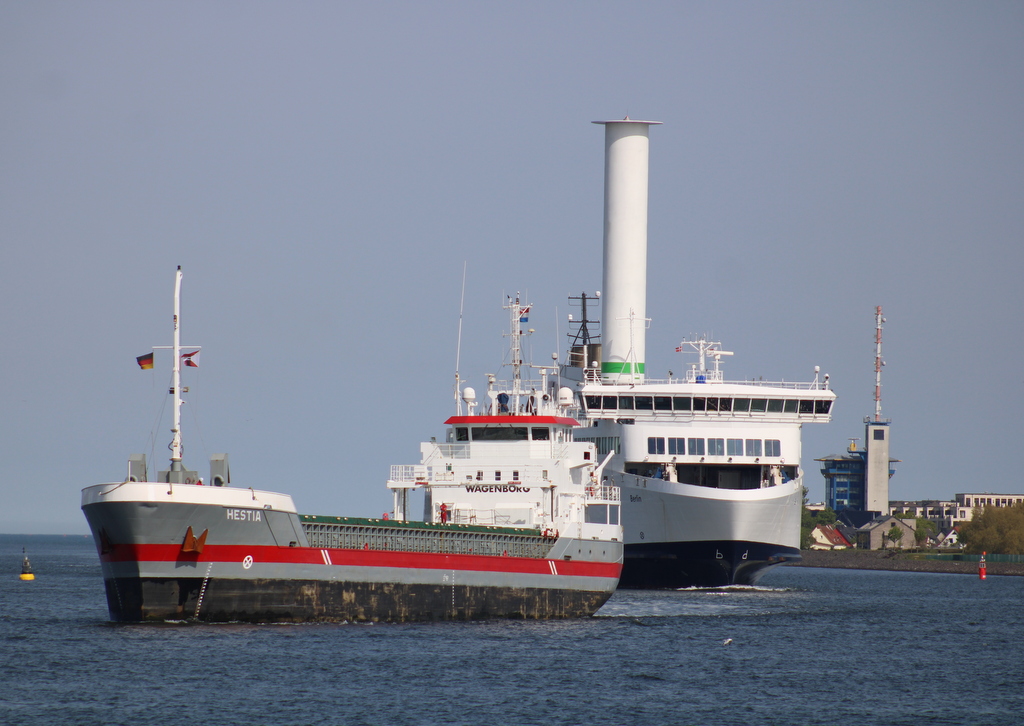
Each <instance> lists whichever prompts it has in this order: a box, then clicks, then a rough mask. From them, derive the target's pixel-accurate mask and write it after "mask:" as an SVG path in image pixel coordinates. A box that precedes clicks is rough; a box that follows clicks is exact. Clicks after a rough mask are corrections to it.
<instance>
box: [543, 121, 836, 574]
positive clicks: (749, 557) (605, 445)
mask: <svg viewBox="0 0 1024 726" xmlns="http://www.w3.org/2000/svg"><path fill="white" fill-rule="evenodd" d="M600 123H603V124H604V125H605V152H606V160H605V240H604V289H603V290H602V293H601V295H600V304H601V305H602V307H603V314H602V328H601V330H602V334H601V337H602V341H601V342H600V343H598V342H596V336H594V337H591V336H590V335H589V332H588V329H587V324H588V323H589V322H593V321H588V320H587V316H588V312H587V309H586V303H587V300H588V298H587V297H586V296H583V304H584V308H583V310H584V312H583V319H582V322H581V323H580V330H579V331H577V333H576V336H577V337H576V340H575V341H574V345H573V346H572V350H571V352H570V357H569V360H568V361H567V362H566V364H565V365H563V366H562V369H561V374H562V376H563V380H569V381H573V382H574V383H575V385H576V395H577V403H578V405H579V407H580V411H579V412H578V416H579V419H580V421H581V424H582V428H581V429H579V430H578V431H577V432H576V440H577V441H580V440H588V441H592V442H593V443H594V444H595V445H596V446H597V451H598V456H599V457H603V456H609V455H610V456H611V459H610V461H609V463H608V464H607V465H606V466H605V468H604V470H603V472H602V483H603V484H605V483H611V484H614V485H615V486H618V487H620V489H621V494H622V522H623V526H624V537H625V544H626V547H625V560H624V566H623V572H622V578H621V581H620V587H634V588H681V587H719V586H728V585H751V584H754V583H756V582H757V580H758V578H759V577H760V576H761V575H762V574H763V573H764V572H765V571H766V569H767V568H769V567H771V566H773V565H778V564H782V563H784V562H789V561H795V560H798V559H799V557H800V549H799V548H800V541H799V540H800V514H801V506H802V501H803V485H802V470H801V467H800V461H801V456H802V451H801V432H802V427H803V425H804V424H807V423H825V422H828V421H829V420H830V418H831V410H832V404H833V402H834V400H835V394H834V392H833V391H831V390H830V389H829V387H828V376H827V375H826V376H823V377H819V373H818V371H817V369H816V370H815V377H814V379H813V380H812V381H809V382H806V383H765V382H762V381H726V380H724V377H723V375H722V372H721V367H720V363H721V358H722V357H723V356H729V355H732V353H731V352H729V351H725V350H723V349H722V346H721V344H720V343H717V342H712V341H709V340H707V339H706V338H697V339H695V340H684V341H683V342H682V343H680V345H679V346H678V347H677V348H676V350H677V351H678V352H686V351H688V350H689V351H690V352H693V353H696V355H697V358H698V361H697V363H695V364H693V365H692V366H691V367H690V369H689V370H687V371H686V372H685V374H684V375H682V376H680V377H674V378H670V379H667V380H653V379H649V378H647V377H646V374H645V348H646V342H645V335H646V329H647V322H648V321H647V318H646V286H647V279H646V256H647V165H648V143H649V142H648V129H649V126H650V125H651V124H652V123H656V122H648V121H633V120H630V119H628V118H627V119H624V120H622V121H608V122H600ZM595 297H596V296H595ZM590 301H591V303H595V302H596V300H595V298H594V297H592V298H590ZM581 331H582V336H581V335H580V332H581Z"/></svg>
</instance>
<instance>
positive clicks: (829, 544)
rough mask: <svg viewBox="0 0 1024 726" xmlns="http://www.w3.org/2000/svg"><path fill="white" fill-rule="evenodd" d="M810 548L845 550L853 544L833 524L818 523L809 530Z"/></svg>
mask: <svg viewBox="0 0 1024 726" xmlns="http://www.w3.org/2000/svg"><path fill="white" fill-rule="evenodd" d="M811 539H812V540H813V541H812V542H811V549H812V550H845V549H846V548H847V547H853V544H852V543H851V542H850V541H849V540H848V539H846V537H844V536H843V533H842V532H840V531H839V530H838V529H836V527H835V525H833V524H819V525H818V526H817V527H815V528H814V529H812V530H811Z"/></svg>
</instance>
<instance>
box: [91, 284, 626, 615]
mask: <svg viewBox="0 0 1024 726" xmlns="http://www.w3.org/2000/svg"><path fill="white" fill-rule="evenodd" d="M181 281H182V272H181V268H180V267H179V268H178V270H177V272H176V275H175V282H174V338H173V345H171V346H167V347H168V348H169V349H170V351H171V355H172V370H171V382H170V387H169V395H170V396H172V397H173V405H172V411H173V426H172V429H171V433H172V438H171V443H170V449H171V458H170V464H169V466H168V468H167V469H166V470H163V471H159V472H156V475H155V476H154V477H152V478H150V476H149V471H148V466H147V464H146V457H145V455H141V454H136V455H132V456H131V457H130V458H129V461H128V470H127V475H126V476H125V477H124V479H123V480H122V481H114V482H110V483H105V484H97V485H93V486H89V487H86V488H85V489H83V491H82V510H83V512H84V514H85V518H86V519H87V521H88V523H89V527H90V529H91V531H92V535H93V539H94V541H95V544H96V548H97V552H98V553H99V559H100V563H101V569H102V574H103V580H104V584H105V590H106V599H107V608H108V611H109V614H110V618H111V620H113V621H117V622H141V621H196V622H255V623H265V622H366V621H370V622H377V621H380V622H406V621H432V620H474V619H487V618H527V619H541V618H577V617H586V616H589V615H592V614H593V613H595V612H596V611H597V610H598V608H600V607H601V605H602V604H604V602H605V601H606V600H607V599H608V598H609V597H610V596H611V594H612V593H613V592H614V590H615V588H616V586H617V584H618V580H619V575H620V573H621V570H622V562H623V535H622V525H621V523H620V513H619V506H620V502H619V491H618V489H617V488H615V487H614V486H612V485H610V484H605V485H601V484H600V483H599V482H600V481H601V476H602V473H603V469H602V467H604V466H605V465H606V464H607V463H608V461H609V460H610V459H609V458H608V457H606V458H605V460H604V461H600V462H599V461H598V457H597V446H596V445H595V444H594V443H592V442H588V441H576V440H574V435H573V434H574V430H575V429H576V428H578V425H579V424H578V422H577V421H576V420H575V419H574V418H572V416H570V415H569V409H571V408H573V407H574V405H573V404H574V394H573V392H572V391H571V390H569V389H567V388H558V387H557V386H555V385H554V379H555V377H556V376H555V375H554V374H555V373H556V371H557V367H556V366H551V367H550V368H548V369H540V370H539V371H537V372H538V374H539V375H540V377H541V380H540V381H539V382H536V381H532V380H530V379H527V378H526V377H524V375H523V374H524V368H526V369H527V370H528V371H532V370H533V369H532V368H529V367H527V366H523V365H522V363H521V361H520V360H519V357H518V355H516V356H514V357H513V361H514V363H513V366H512V381H511V383H510V384H502V383H499V382H498V381H497V380H496V377H495V376H490V377H489V379H488V385H487V392H486V400H485V402H484V403H483V404H482V405H481V404H480V402H478V401H477V400H476V393H475V391H474V390H473V389H472V388H471V387H468V386H467V387H465V388H463V389H461V390H459V388H458V386H459V383H458V376H456V380H457V383H456V410H455V414H456V415H454V416H451V417H450V418H448V419H447V420H446V421H445V426H446V428H445V434H444V436H443V443H439V442H437V441H436V440H435V439H431V440H430V442H427V443H423V444H421V447H420V449H421V454H422V456H421V459H420V462H419V463H418V464H411V465H399V466H393V467H392V468H391V475H390V477H389V480H388V481H387V486H388V487H389V489H390V490H391V492H392V495H393V500H394V510H393V511H392V512H389V513H387V514H386V515H385V516H384V517H381V518H362V517H349V516H334V515H322V514H315V515H314V514H300V513H299V510H298V509H297V508H296V506H295V504H294V502H293V501H292V498H291V496H290V495H288V494H286V493H279V492H272V491H264V490H260V489H256V488H253V487H249V486H237V485H234V484H232V482H231V476H230V467H229V465H228V457H227V455H225V454H215V455H214V456H213V457H212V458H211V462H210V476H209V479H208V480H207V481H203V479H202V478H201V477H200V476H199V475H198V472H197V471H195V470H189V469H186V468H185V466H184V465H183V462H182V430H181V417H180V408H181V405H182V401H183V399H182V394H183V393H186V392H187V391H188V389H187V387H183V386H182V385H181V377H182V367H185V368H186V369H187V368H189V367H194V366H196V363H195V357H196V355H197V353H198V346H189V347H183V346H182V345H181V344H180V321H181V317H180V294H181ZM507 307H508V308H509V310H510V324H511V327H510V333H509V335H510V337H511V339H512V345H513V347H514V350H517V351H518V346H519V345H520V341H521V336H522V335H524V334H525V333H524V332H523V331H522V329H521V322H520V321H521V320H522V319H524V318H525V317H526V314H525V313H524V309H525V310H527V311H528V309H529V306H524V305H521V304H520V303H519V299H518V296H517V298H516V299H515V300H511V299H510V301H509V305H508V306H507ZM139 365H140V366H141V367H143V368H149V367H152V366H153V357H152V354H147V355H146V356H141V357H140V358H139ZM418 498H422V500H423V518H422V519H421V520H413V519H411V518H410V512H409V510H410V508H411V507H413V506H414V502H415V501H417V500H418Z"/></svg>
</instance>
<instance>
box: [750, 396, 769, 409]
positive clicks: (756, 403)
mask: <svg viewBox="0 0 1024 726" xmlns="http://www.w3.org/2000/svg"><path fill="white" fill-rule="evenodd" d="M766 408H768V399H767V398H751V399H750V412H751V413H764V411H765V409H766Z"/></svg>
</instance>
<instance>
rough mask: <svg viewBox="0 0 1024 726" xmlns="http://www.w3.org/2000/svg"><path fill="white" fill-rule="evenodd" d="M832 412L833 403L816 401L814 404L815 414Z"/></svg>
mask: <svg viewBox="0 0 1024 726" xmlns="http://www.w3.org/2000/svg"><path fill="white" fill-rule="evenodd" d="M831 410H832V402H831V401H815V402H814V412H815V413H828V412H829V411H831Z"/></svg>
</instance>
